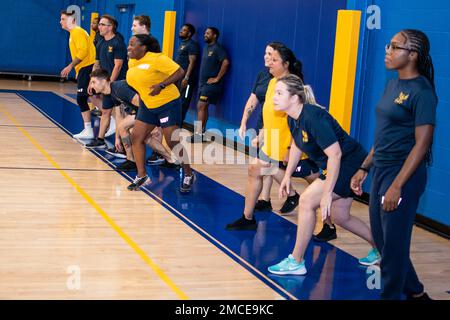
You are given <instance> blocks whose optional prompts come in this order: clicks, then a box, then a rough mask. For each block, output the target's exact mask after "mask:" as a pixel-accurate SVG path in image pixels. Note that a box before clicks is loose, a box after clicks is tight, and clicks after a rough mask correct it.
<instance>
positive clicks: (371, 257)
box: [358, 248, 381, 266]
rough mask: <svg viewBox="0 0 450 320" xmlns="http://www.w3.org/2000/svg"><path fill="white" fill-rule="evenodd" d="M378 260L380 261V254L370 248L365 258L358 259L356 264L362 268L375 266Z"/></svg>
mask: <svg viewBox="0 0 450 320" xmlns="http://www.w3.org/2000/svg"><path fill="white" fill-rule="evenodd" d="M380 260H381V255H380V253H379V252H378V250H377V249H375V248H372V249H370V250H369V253H368V254H367V257H364V258H361V259H359V260H358V262H359V263H360V264H362V265H363V266H371V265H374V264H377V263H378V262H380Z"/></svg>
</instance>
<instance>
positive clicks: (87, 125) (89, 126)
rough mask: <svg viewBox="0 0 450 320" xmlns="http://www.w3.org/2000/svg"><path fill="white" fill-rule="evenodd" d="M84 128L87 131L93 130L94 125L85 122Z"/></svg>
mask: <svg viewBox="0 0 450 320" xmlns="http://www.w3.org/2000/svg"><path fill="white" fill-rule="evenodd" d="M84 128H85V129H92V124H91V123H90V122H85V123H84Z"/></svg>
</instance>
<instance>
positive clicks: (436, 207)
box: [348, 0, 450, 225]
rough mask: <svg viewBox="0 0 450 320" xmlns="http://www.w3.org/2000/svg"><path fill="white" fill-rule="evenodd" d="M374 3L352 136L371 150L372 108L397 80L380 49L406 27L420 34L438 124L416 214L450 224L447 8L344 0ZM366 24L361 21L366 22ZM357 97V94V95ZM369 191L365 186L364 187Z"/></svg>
mask: <svg viewBox="0 0 450 320" xmlns="http://www.w3.org/2000/svg"><path fill="white" fill-rule="evenodd" d="M369 4H375V5H378V6H379V7H380V9H381V29H379V30H377V29H374V30H368V29H367V30H366V36H367V37H368V38H369V40H368V45H367V46H366V47H364V48H363V50H364V51H365V54H366V55H367V58H366V61H365V63H364V64H363V65H362V67H361V70H359V71H360V72H361V73H362V74H363V76H362V77H361V79H360V82H359V83H357V86H356V88H358V90H360V91H361V92H363V94H362V95H361V97H360V99H359V100H358V101H357V104H356V105H355V106H354V110H355V114H358V115H359V118H358V117H354V118H353V120H355V119H356V120H357V121H358V123H354V124H353V126H352V134H353V135H354V136H355V137H356V138H357V139H358V140H359V141H360V142H361V143H362V144H363V145H364V146H365V147H366V148H367V149H369V148H371V146H372V144H373V138H374V129H375V111H374V110H375V107H376V104H377V102H378V100H379V99H380V97H381V95H382V94H383V91H384V87H385V85H386V83H387V81H389V79H391V78H394V77H396V76H397V74H396V73H395V72H391V71H387V70H386V69H385V66H384V45H385V44H386V43H388V42H389V41H390V39H391V38H392V36H394V35H395V33H397V32H398V31H400V30H402V29H406V28H414V29H420V30H422V31H424V32H425V33H426V34H427V35H428V37H429V38H430V41H431V56H432V58H433V60H434V65H435V70H436V78H435V81H436V89H437V94H438V97H439V105H438V109H437V125H436V129H435V138H434V144H433V156H434V162H433V164H432V166H431V167H430V168H429V169H428V177H429V179H428V184H427V188H426V191H425V194H424V196H423V197H422V199H421V203H420V206H419V209H418V212H419V213H421V214H423V215H425V216H427V217H429V218H431V219H434V220H436V221H438V222H441V223H444V224H447V225H449V224H450V184H449V183H448V181H450V169H449V168H448V163H449V160H450V142H449V141H450V140H449V138H448V137H449V132H450V90H449V88H450V56H449V54H450V24H449V23H448V17H449V15H450V3H449V2H448V1H446V0H433V1H426V2H424V1H420V0H410V1H400V0H396V1H392V0H373V1H361V2H360V1H354V0H351V1H348V6H349V8H352V9H353V8H354V9H360V10H364V11H365V10H366V7H367V5H369ZM364 23H365V22H364ZM357 94H358V93H357ZM365 191H369V183H367V184H366V185H365Z"/></svg>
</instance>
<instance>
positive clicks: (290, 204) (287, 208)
mask: <svg viewBox="0 0 450 320" xmlns="http://www.w3.org/2000/svg"><path fill="white" fill-rule="evenodd" d="M299 200H300V195H299V194H298V193H297V192H295V194H294V195H293V196H290V197H287V199H286V201H285V202H284V204H283V206H282V207H281V209H280V213H281V214H287V213H290V212H292V211H294V209H295V208H296V207H297V206H298V201H299Z"/></svg>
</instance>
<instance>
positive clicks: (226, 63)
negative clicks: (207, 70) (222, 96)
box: [208, 59, 230, 84]
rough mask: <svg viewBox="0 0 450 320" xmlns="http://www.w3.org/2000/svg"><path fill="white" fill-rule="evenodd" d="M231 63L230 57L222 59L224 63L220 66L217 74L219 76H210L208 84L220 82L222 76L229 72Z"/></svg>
mask: <svg viewBox="0 0 450 320" xmlns="http://www.w3.org/2000/svg"><path fill="white" fill-rule="evenodd" d="M229 65H230V61H229V60H228V59H224V60H223V61H222V65H221V66H220V70H219V73H218V74H217V76H216V77H215V78H209V79H208V84H213V83H217V82H219V81H220V79H222V77H223V76H224V75H225V73H226V72H227V70H228V66H229Z"/></svg>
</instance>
